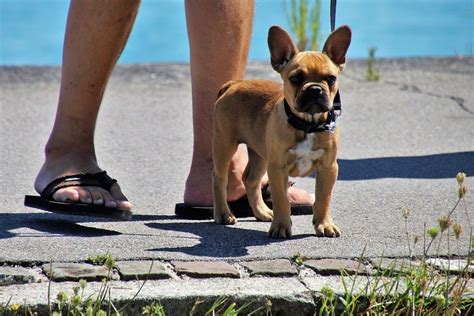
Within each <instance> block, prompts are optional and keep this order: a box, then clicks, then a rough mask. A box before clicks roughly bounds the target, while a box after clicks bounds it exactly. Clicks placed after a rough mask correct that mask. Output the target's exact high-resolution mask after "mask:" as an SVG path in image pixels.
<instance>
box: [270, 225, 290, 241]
mask: <svg viewBox="0 0 474 316" xmlns="http://www.w3.org/2000/svg"><path fill="white" fill-rule="evenodd" d="M268 236H270V237H271V238H289V237H291V221H290V222H289V223H281V222H275V221H273V222H272V225H271V226H270V231H269V232H268Z"/></svg>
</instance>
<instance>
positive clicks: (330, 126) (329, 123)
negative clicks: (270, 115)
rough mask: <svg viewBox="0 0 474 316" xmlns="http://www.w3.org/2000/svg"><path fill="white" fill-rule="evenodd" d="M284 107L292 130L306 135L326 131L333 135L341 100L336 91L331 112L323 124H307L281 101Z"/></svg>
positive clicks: (340, 108) (339, 113)
mask: <svg viewBox="0 0 474 316" xmlns="http://www.w3.org/2000/svg"><path fill="white" fill-rule="evenodd" d="M283 101H284V105H285V113H286V116H288V124H290V125H291V126H292V127H293V128H295V129H297V130H300V131H303V132H304V134H305V136H306V134H311V133H321V132H325V131H328V132H329V133H334V130H335V129H336V119H337V118H338V116H340V115H341V112H342V111H341V110H342V107H341V99H340V96H339V90H338V91H337V94H336V97H335V98H334V102H333V107H332V110H331V111H329V112H328V118H327V120H326V121H324V122H308V121H306V120H303V119H302V118H300V117H298V116H296V115H294V114H293V112H292V111H291V108H290V105H289V104H288V102H286V99H283Z"/></svg>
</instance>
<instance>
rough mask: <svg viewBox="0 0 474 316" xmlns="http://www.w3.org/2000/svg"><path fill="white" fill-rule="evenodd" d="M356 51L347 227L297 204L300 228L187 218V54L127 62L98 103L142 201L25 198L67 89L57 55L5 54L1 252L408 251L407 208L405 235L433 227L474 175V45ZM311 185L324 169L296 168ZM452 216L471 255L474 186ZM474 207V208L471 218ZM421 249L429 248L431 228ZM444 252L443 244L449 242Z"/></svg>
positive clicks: (106, 137)
mask: <svg viewBox="0 0 474 316" xmlns="http://www.w3.org/2000/svg"><path fill="white" fill-rule="evenodd" d="M376 65H377V68H378V70H379V72H380V80H379V81H378V82H367V81H366V80H365V70H366V63H365V62H364V61H349V62H348V64H347V66H346V70H345V73H344V75H343V76H342V82H341V94H342V100H343V114H342V117H341V118H340V120H339V121H338V124H339V126H340V128H341V150H340V154H339V166H340V175H339V180H338V182H337V184H336V187H335V191H334V196H333V201H332V212H333V217H334V220H335V222H336V223H337V224H338V225H339V227H340V228H341V230H342V236H341V237H340V238H334V239H331V238H318V237H316V236H315V234H314V230H313V226H312V224H311V216H310V215H301V216H293V218H292V220H293V237H292V238H290V239H287V240H275V239H270V238H269V237H268V236H267V231H268V229H269V225H270V224H269V223H262V222H257V221H256V220H255V219H254V218H245V219H241V220H240V221H239V222H238V223H237V224H236V225H234V226H218V225H215V224H214V223H213V222H212V221H191V220H180V219H177V218H176V217H175V216H174V206H175V204H176V203H178V202H182V195H183V191H184V184H185V180H186V176H187V172H188V170H189V166H190V161H191V153H192V123H191V121H192V117H191V86H190V75H189V66H188V65H186V64H157V65H125V66H118V67H117V68H116V69H115V71H114V73H113V75H112V78H111V81H110V83H109V85H108V88H107V90H106V93H105V96H104V101H103V105H102V108H101V111H100V115H99V120H98V125H97V131H96V147H97V148H96V150H97V156H98V160H99V163H100V165H101V166H102V167H103V168H104V169H106V170H107V171H108V173H109V174H110V175H111V176H113V177H114V178H117V179H118V181H119V183H120V184H121V186H122V188H123V191H124V193H125V194H126V195H127V197H128V198H129V199H130V200H131V201H132V202H133V204H134V205H135V208H134V218H133V220H132V221H130V222H111V221H106V220H101V219H94V218H88V217H74V216H63V215H56V214H52V213H48V212H44V211H40V210H35V209H31V208H26V207H24V206H23V197H24V195H25V194H33V193H34V190H33V181H34V178H35V176H36V173H37V171H38V170H39V168H40V166H41V164H42V160H43V146H44V144H45V142H46V140H47V138H48V135H49V131H50V129H51V127H52V123H53V119H54V115H55V108H56V103H57V99H58V90H59V77H60V69H59V68H58V67H1V68H0V89H1V101H0V102H1V114H0V141H1V146H0V154H1V160H0V174H1V177H0V201H1V203H0V263H1V262H23V263H32V262H49V261H50V260H53V261H70V262H74V261H83V260H85V259H86V258H87V257H89V256H92V255H96V254H103V253H106V252H109V253H111V254H113V255H114V256H115V257H116V258H117V259H121V260H129V259H149V258H154V259H160V260H224V261H230V262H238V261H246V260H253V259H275V258H287V259H288V258H291V257H292V256H293V255H295V254H296V253H300V254H302V255H304V256H306V257H310V258H325V257H330V258H354V257H359V256H361V255H362V254H363V255H364V256H368V257H376V256H382V255H383V256H387V257H405V256H407V255H408V247H407V241H406V238H407V237H406V230H405V226H404V224H405V223H404V219H403V217H402V208H404V207H407V208H409V209H410V210H411V215H410V217H409V219H408V233H409V238H410V239H412V238H413V236H414V235H419V236H423V231H424V227H425V225H426V226H427V227H430V226H434V225H436V223H437V218H438V217H440V216H441V215H445V214H447V213H448V212H449V211H450V210H451V209H452V207H453V206H454V204H455V203H456V201H457V183H456V180H455V176H456V173H457V172H458V171H463V172H465V173H466V174H467V176H468V177H467V179H466V182H467V186H468V189H469V190H471V191H472V189H473V187H474V186H473V184H474V181H473V179H474V178H473V175H474V94H473V89H474V79H473V78H474V58H449V59H439V58H424V59H400V60H382V61H378V62H377V64H376ZM247 76H248V77H249V78H270V79H275V80H279V78H278V75H277V74H276V73H274V72H273V70H272V69H271V67H270V65H269V63H267V62H258V63H252V64H250V65H249V67H248V74H247ZM294 180H295V181H296V182H297V184H296V185H297V186H298V187H301V188H304V189H306V190H309V191H312V190H314V181H315V180H314V178H311V177H308V178H305V179H299V178H298V179H294ZM471 191H469V192H468V194H467V198H466V202H467V203H466V205H464V204H463V203H461V204H460V206H459V208H458V209H457V210H455V212H454V214H453V219H454V220H455V221H456V222H458V223H460V224H462V226H463V228H464V233H463V234H462V236H461V239H460V241H459V243H458V247H456V246H455V245H457V243H456V242H455V240H454V237H453V238H452V239H451V240H452V243H451V247H450V248H449V252H450V253H452V254H457V255H466V254H467V249H468V244H469V228H470V227H472V225H473V219H474V212H473V209H474V208H473V205H474V204H473V203H474V201H473V199H472V192H471ZM468 215H470V220H469V219H468ZM420 240H421V241H420V242H418V243H417V244H416V245H415V246H414V247H412V250H413V252H414V254H416V255H419V254H421V253H422V250H423V243H422V238H421V239H420ZM439 251H440V253H447V252H448V247H447V244H445V243H441V245H440V250H439Z"/></svg>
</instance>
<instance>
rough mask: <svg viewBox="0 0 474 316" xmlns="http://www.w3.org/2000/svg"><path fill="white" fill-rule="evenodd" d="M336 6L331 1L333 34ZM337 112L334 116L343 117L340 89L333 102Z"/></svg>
mask: <svg viewBox="0 0 474 316" xmlns="http://www.w3.org/2000/svg"><path fill="white" fill-rule="evenodd" d="M336 5H337V0H331V6H330V14H329V16H330V19H331V32H334V29H335V28H336ZM332 108H333V110H334V111H337V112H335V113H334V114H335V115H336V117H337V116H341V114H342V103H341V94H340V93H339V89H337V92H336V96H335V97H334V101H333V106H332Z"/></svg>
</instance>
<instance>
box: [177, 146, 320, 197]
mask: <svg viewBox="0 0 474 316" xmlns="http://www.w3.org/2000/svg"><path fill="white" fill-rule="evenodd" d="M247 162H248V156H247V153H246V151H245V149H244V148H243V147H241V146H239V148H238V150H237V152H236V154H235V155H234V157H233V158H232V161H231V164H230V168H229V184H228V185H227V201H228V202H233V201H236V200H238V199H240V198H241V197H243V196H244V195H245V186H244V183H243V181H242V174H243V173H244V170H245V167H246V166H247ZM212 169H213V166H212V160H210V159H208V160H204V161H199V162H198V161H193V163H192V165H191V170H190V172H189V176H188V179H187V181H186V188H185V190H184V202H185V204H189V205H199V206H212V204H213V198H212V177H211V175H212ZM267 183H268V177H267V175H265V176H264V177H263V178H262V183H261V185H262V186H264V185H265V184H267ZM269 191H271V189H270V190H269ZM287 196H288V201H289V202H290V204H291V205H293V206H295V205H300V206H303V205H308V206H309V205H313V203H314V200H315V198H314V194H310V193H308V192H306V191H304V190H302V189H299V188H296V187H294V186H292V184H291V185H289V187H288V191H287Z"/></svg>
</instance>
